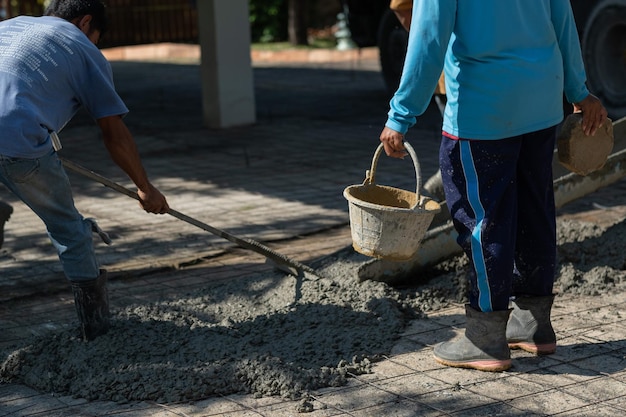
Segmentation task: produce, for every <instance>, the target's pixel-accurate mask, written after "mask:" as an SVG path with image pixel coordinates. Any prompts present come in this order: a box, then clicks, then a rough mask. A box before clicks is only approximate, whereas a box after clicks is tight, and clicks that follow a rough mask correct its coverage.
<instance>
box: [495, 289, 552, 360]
mask: <svg viewBox="0 0 626 417" xmlns="http://www.w3.org/2000/svg"><path fill="white" fill-rule="evenodd" d="M553 302H554V295H548V296H545V297H520V298H517V299H516V300H515V301H513V313H511V317H510V319H509V324H508V325H507V327H506V339H507V341H508V343H509V347H510V348H511V349H523V350H525V351H527V352H530V353H534V354H536V355H549V354H551V353H554V352H555V351H556V335H555V334H554V329H553V328H552V323H551V322H550V311H551V310H552V303H553Z"/></svg>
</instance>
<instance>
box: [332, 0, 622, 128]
mask: <svg viewBox="0 0 626 417" xmlns="http://www.w3.org/2000/svg"><path fill="white" fill-rule="evenodd" d="M343 2H344V5H345V7H346V9H347V11H348V25H349V28H350V31H351V33H352V40H353V41H354V43H356V44H357V45H358V46H359V47H361V48H362V47H366V46H378V48H379V50H380V64H381V69H382V73H383V77H384V80H385V84H386V86H387V89H388V90H389V91H390V93H392V92H393V91H395V90H396V88H397V86H398V82H399V80H400V74H401V73H402V65H403V63H404V55H405V53H406V46H407V38H408V37H407V32H406V31H405V30H404V29H403V28H402V26H400V23H399V22H398V20H397V19H396V16H395V15H394V13H393V12H392V11H391V10H389V0H343ZM571 4H572V9H573V11H574V17H575V19H576V25H577V27H578V35H579V37H580V40H581V45H582V52H583V59H584V61H585V68H586V71H587V84H588V88H589V90H590V91H591V92H592V93H593V94H595V95H597V96H598V97H599V98H600V99H601V100H602V102H603V104H604V105H605V106H606V109H607V110H608V112H609V116H610V117H611V118H613V119H614V120H616V119H618V118H621V117H624V116H626V0H571Z"/></svg>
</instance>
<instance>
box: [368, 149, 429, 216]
mask: <svg viewBox="0 0 626 417" xmlns="http://www.w3.org/2000/svg"><path fill="white" fill-rule="evenodd" d="M402 143H403V145H404V148H405V149H406V151H407V152H408V153H409V156H410V157H411V159H412V160H413V166H414V167H415V179H416V181H417V186H416V188H415V197H416V198H415V205H414V206H413V207H411V209H412V210H414V209H415V208H416V207H417V206H418V205H419V203H420V190H421V189H422V178H421V175H420V164H419V161H418V160H417V155H416V154H415V150H414V149H413V147H412V146H411V145H410V144H409V142H406V141H404V142H402ZM384 149H385V148H384V146H383V144H382V143H381V144H380V145H378V148H376V152H374V157H373V158H372V167H371V168H370V170H368V171H367V173H366V175H365V181H364V182H363V184H375V183H376V166H377V165H378V159H379V158H380V155H381V154H382V152H383V150H384Z"/></svg>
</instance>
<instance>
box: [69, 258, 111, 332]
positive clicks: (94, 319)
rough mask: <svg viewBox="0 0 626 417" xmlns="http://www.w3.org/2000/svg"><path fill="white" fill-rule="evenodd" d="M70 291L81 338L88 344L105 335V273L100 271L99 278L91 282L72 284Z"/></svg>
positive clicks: (107, 310) (106, 312)
mask: <svg viewBox="0 0 626 417" xmlns="http://www.w3.org/2000/svg"><path fill="white" fill-rule="evenodd" d="M72 291H73V292H74V305H75V306H76V314H77V315H78V321H79V325H80V336H81V338H82V339H83V340H84V341H86V342H88V341H90V340H93V339H95V338H96V337H98V336H101V335H103V334H105V333H106V332H107V331H108V330H109V325H110V322H109V317H110V313H109V293H108V290H107V273H106V271H105V270H100V276H99V277H98V278H96V279H94V280H91V281H74V282H72Z"/></svg>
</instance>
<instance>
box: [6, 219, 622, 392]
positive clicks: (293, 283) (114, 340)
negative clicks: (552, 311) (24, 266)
mask: <svg viewBox="0 0 626 417" xmlns="http://www.w3.org/2000/svg"><path fill="white" fill-rule="evenodd" d="M624 241H626V222H621V223H618V224H616V225H613V226H611V227H609V228H607V229H602V228H600V227H597V226H594V225H593V224H590V223H584V222H576V221H572V220H569V221H560V222H559V256H560V266H559V270H560V273H559V274H558V278H557V282H556V285H555V290H556V292H558V293H561V294H585V295H600V294H603V293H606V292H609V291H622V290H624V289H626V271H625V269H626V254H625V253H624V251H623V242H624ZM365 259H366V258H364V257H362V256H361V255H358V254H355V253H354V252H352V251H344V252H343V253H340V254H338V255H336V256H334V257H332V258H329V259H327V260H326V261H325V264H324V265H323V266H321V267H320V268H319V269H318V271H319V273H320V275H322V276H323V277H325V278H322V279H320V280H317V281H312V280H304V281H298V280H296V279H295V278H294V277H292V276H284V275H277V274H276V275H275V274H269V275H258V276H251V277H248V278H247V279H242V280H237V281H233V282H228V283H221V284H216V285H213V286H209V287H207V288H205V289H203V290H202V291H198V292H194V293H192V294H189V295H188V296H187V297H177V298H176V299H171V300H166V301H162V302H158V303H152V304H142V305H135V306H131V307H128V308H125V309H124V310H122V311H119V312H116V313H115V315H114V318H113V328H112V330H111V331H110V332H109V333H108V334H107V335H105V336H102V337H100V338H98V339H96V340H94V341H92V342H90V343H83V342H81V341H80V340H78V339H76V338H75V337H74V336H75V331H74V330H71V331H70V330H67V331H60V332H55V333H53V334H49V335H46V336H43V337H40V338H35V339H31V340H26V341H24V344H23V346H22V347H20V348H19V349H17V350H15V351H14V352H11V353H10V354H8V356H7V357H6V358H5V359H4V363H3V364H2V366H1V367H0V377H1V378H2V379H3V380H5V381H12V382H17V383H23V384H25V385H28V386H30V387H33V388H35V389H38V390H40V391H44V392H54V393H58V394H66V395H72V396H76V397H82V398H86V399H89V400H96V399H100V400H113V401H119V402H125V401H135V400H152V401H157V402H178V401H191V400H199V399H205V398H209V397H212V396H216V395H228V394H234V393H251V394H253V395H255V396H270V395H279V396H282V397H286V398H298V397H300V396H302V395H303V394H305V393H306V392H307V391H310V390H314V389H318V388H321V387H327V386H338V385H342V384H344V383H345V381H346V378H348V377H349V375H351V374H358V373H364V372H369V371H370V365H371V363H372V362H373V361H375V360H376V359H377V358H378V357H380V355H384V354H387V353H388V352H389V351H390V350H391V348H392V346H393V345H394V343H395V341H396V340H397V338H398V337H399V335H400V334H401V332H402V331H403V329H404V328H405V326H406V324H407V323H408V321H410V320H411V319H415V318H418V317H424V316H425V315H426V314H425V313H428V312H429V311H432V310H436V309H438V308H441V307H444V306H446V305H448V304H449V303H450V302H463V301H464V294H465V279H464V267H465V265H466V262H465V259H464V257H459V258H456V259H452V260H449V261H446V262H443V263H442V264H440V265H438V266H437V267H435V268H433V269H432V270H431V271H429V273H428V276H425V277H424V278H423V279H422V281H423V283H422V284H421V285H419V286H412V287H410V288H409V287H404V288H398V287H396V288H394V287H391V286H389V285H387V284H385V283H382V282H373V281H365V282H359V280H358V278H357V276H356V269H357V267H358V265H359V264H360V263H361V262H363V261H364V260H365Z"/></svg>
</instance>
